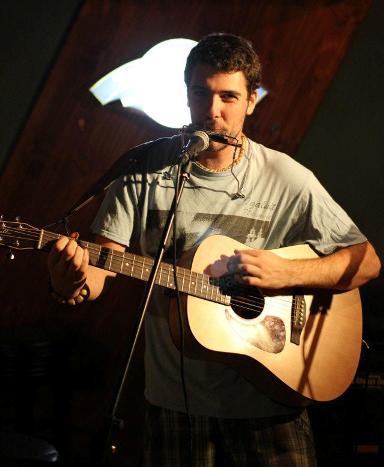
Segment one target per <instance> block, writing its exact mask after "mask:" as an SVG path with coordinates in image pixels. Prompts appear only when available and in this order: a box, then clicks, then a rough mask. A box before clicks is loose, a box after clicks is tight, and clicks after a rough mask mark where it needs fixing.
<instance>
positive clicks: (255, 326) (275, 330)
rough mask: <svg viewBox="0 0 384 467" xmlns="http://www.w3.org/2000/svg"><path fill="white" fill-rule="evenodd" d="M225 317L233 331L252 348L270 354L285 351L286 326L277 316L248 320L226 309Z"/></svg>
mask: <svg viewBox="0 0 384 467" xmlns="http://www.w3.org/2000/svg"><path fill="white" fill-rule="evenodd" d="M225 317H226V319H227V320H228V322H229V326H230V327H231V328H232V330H233V331H234V332H235V333H236V334H237V335H238V336H240V337H241V338H242V339H243V340H245V341H246V342H248V343H249V344H251V345H252V346H254V347H257V348H258V349H260V350H263V351H265V352H270V353H279V352H281V351H282V350H283V349H284V346H285V341H286V332H285V325H284V322H283V320H282V319H280V318H278V317H277V316H265V317H264V318H263V319H262V320H259V318H256V319H252V320H247V319H244V318H241V317H240V316H238V315H236V313H234V312H233V310H232V309H231V308H226V309H225Z"/></svg>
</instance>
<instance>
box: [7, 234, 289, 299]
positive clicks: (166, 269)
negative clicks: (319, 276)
mask: <svg viewBox="0 0 384 467" xmlns="http://www.w3.org/2000/svg"><path fill="white" fill-rule="evenodd" d="M11 230H13V231H14V232H17V233H18V234H20V233H23V234H25V232H27V231H28V229H24V230H23V231H21V230H20V228H17V229H15V228H14V229H12V228H8V231H11ZM28 233H30V234H31V235H32V237H29V239H35V240H37V239H38V238H39V237H40V235H37V234H36V231H33V230H30V231H29V232H28ZM45 236H46V237H50V239H52V240H53V239H57V238H59V237H60V236H61V235H60V234H55V233H50V232H45ZM20 238H21V239H22V238H24V239H25V238H26V236H25V235H24V237H20ZM83 243H86V244H87V247H88V249H89V251H90V254H94V253H95V252H96V254H97V256H98V257H100V253H101V249H102V247H101V246H99V245H97V246H96V245H94V246H92V244H88V242H83ZM127 255H128V256H135V255H133V254H132V253H126V252H114V250H111V249H108V255H107V258H106V259H108V260H109V261H110V263H111V262H112V261H114V262H115V263H116V261H117V260H116V259H114V257H115V258H116V257H117V258H118V261H119V263H118V264H119V266H121V260H122V259H125V260H128V261H129V259H130V258H129V257H127ZM139 258H142V259H140V260H137V259H136V260H135V259H134V258H133V259H131V261H133V263H136V265H134V266H132V265H130V269H131V274H132V275H133V272H134V271H135V270H136V271H137V272H136V274H137V276H139V277H141V278H143V277H142V276H143V268H144V266H145V265H147V266H148V267H151V266H152V264H153V261H152V260H151V259H150V258H145V257H140V256H139ZM127 265H128V266H129V263H127ZM126 267H127V266H126ZM170 267H171V265H168V264H167V263H163V266H162V267H160V273H159V275H160V276H161V275H162V274H165V275H169V274H171V272H172V270H171V269H170ZM116 269H119V268H116ZM178 269H179V268H178ZM179 270H180V269H179ZM181 270H183V271H184V274H182V275H180V274H178V278H179V279H182V280H184V279H185V278H187V279H188V277H186V274H185V272H186V273H187V276H188V275H189V276H192V275H195V276H196V277H195V282H196V286H195V288H196V289H197V288H198V287H199V286H200V288H202V287H203V286H208V287H209V288H210V289H212V287H214V290H215V288H216V287H217V286H212V284H211V283H209V280H210V279H211V278H210V277H209V276H207V275H205V274H203V273H197V272H194V271H190V270H188V269H181ZM116 272H117V271H116ZM199 276H200V277H199ZM166 285H167V284H166ZM235 292H236V291H235ZM196 293H197V290H196ZM204 293H205V292H203V291H201V293H200V294H199V295H200V296H202V295H203V294H204ZM216 293H217V292H216ZM219 294H220V295H221V296H222V297H223V298H224V297H228V295H225V294H222V293H221V292H219ZM206 299H208V300H209V298H208V297H206ZM235 300H236V298H235V297H232V302H233V303H234V301H235ZM254 300H256V301H259V302H262V304H263V305H264V299H263V298H260V297H258V296H256V297H254ZM277 300H280V301H283V302H285V303H290V304H292V303H293V304H294V302H295V300H296V299H295V298H294V297H293V298H292V299H288V300H287V299H284V298H281V297H279V296H278V297H274V301H275V302H276V301H277ZM211 301H218V300H213V299H212V298H211ZM236 302H237V303H241V302H240V301H239V300H238V299H237V300H236Z"/></svg>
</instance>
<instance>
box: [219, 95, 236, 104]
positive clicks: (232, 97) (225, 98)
mask: <svg viewBox="0 0 384 467" xmlns="http://www.w3.org/2000/svg"><path fill="white" fill-rule="evenodd" d="M221 98H222V100H223V101H225V102H234V101H237V96H235V95H234V94H230V93H226V94H222V95H221Z"/></svg>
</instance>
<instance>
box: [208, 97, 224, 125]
mask: <svg viewBox="0 0 384 467" xmlns="http://www.w3.org/2000/svg"><path fill="white" fill-rule="evenodd" d="M221 104H222V102H221V99H220V96H215V95H213V96H212V97H211V99H210V102H209V105H208V117H209V118H211V119H212V118H218V117H220V116H221Z"/></svg>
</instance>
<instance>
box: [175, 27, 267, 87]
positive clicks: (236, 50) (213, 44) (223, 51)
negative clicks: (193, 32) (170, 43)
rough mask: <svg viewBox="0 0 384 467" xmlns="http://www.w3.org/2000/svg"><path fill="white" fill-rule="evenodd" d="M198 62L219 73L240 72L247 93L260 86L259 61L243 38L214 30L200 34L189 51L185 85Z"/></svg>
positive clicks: (249, 44) (250, 44)
mask: <svg viewBox="0 0 384 467" xmlns="http://www.w3.org/2000/svg"><path fill="white" fill-rule="evenodd" d="M198 63H205V64H207V65H210V66H212V67H213V68H214V69H215V70H217V71H218V72H224V73H229V72H236V71H242V72H243V73H244V76H245V79H246V81H247V89H248V95H250V94H251V93H252V92H254V91H255V90H256V89H257V88H258V87H260V82H261V63H260V60H259V57H258V56H257V54H256V52H255V51H254V50H253V47H252V43H251V42H250V41H248V40H247V39H244V38H243V37H240V36H236V35H234V34H227V33H213V34H209V35H208V36H205V37H203V39H201V40H200V42H198V44H197V45H196V46H195V47H193V49H192V50H191V51H190V53H189V55H188V58H187V63H186V65H185V70H184V81H185V84H186V85H187V87H188V86H189V84H190V82H191V78H192V73H193V69H194V67H195V66H196V65H197V64H198Z"/></svg>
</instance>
